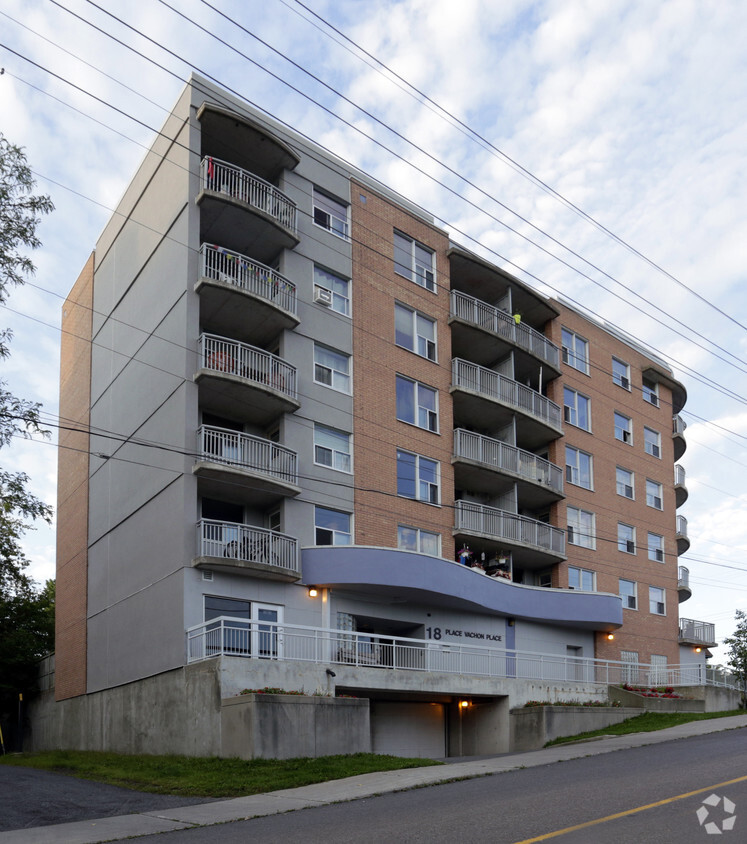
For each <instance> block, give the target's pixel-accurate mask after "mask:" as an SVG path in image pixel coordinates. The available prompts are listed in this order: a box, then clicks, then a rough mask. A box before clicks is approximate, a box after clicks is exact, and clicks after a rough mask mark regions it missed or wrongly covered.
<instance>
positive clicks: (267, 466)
mask: <svg viewBox="0 0 747 844" xmlns="http://www.w3.org/2000/svg"><path fill="white" fill-rule="evenodd" d="M197 436H198V453H199V455H200V456H199V458H198V460H205V459H207V460H210V461H212V462H214V463H225V464H226V465H228V466H236V467H239V468H244V469H251V470H252V471H254V472H258V473H260V474H262V475H268V476H270V477H274V478H278V479H279V480H282V481H285V482H287V483H290V484H296V483H298V471H297V468H296V464H297V456H296V452H295V451H292V450H291V449H289V448H286V447H285V446H283V445H279V444H278V443H274V442H272V440H266V439H264V438H262V437H256V436H254V435H253V434H244V433H242V432H241V431H231V430H229V429H227V428H218V427H216V426H214V425H202V426H200V428H199V429H198V431H197Z"/></svg>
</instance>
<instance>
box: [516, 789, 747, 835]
mask: <svg viewBox="0 0 747 844" xmlns="http://www.w3.org/2000/svg"><path fill="white" fill-rule="evenodd" d="M744 780H747V776H744V777H737V778H736V779H735V780H727V781H726V782H719V783H716V785H709V786H706V788H699V789H698V790H697V791H688V792H687V793H686V794H677V795H676V796H675V797H667V798H666V800H658V801H657V802H656V803H647V804H646V805H645V806H637V807H636V808H635V809H628V810H627V811H625V812H617V813H616V814H614V815H607V816H606V817H604V818H596V820H593V821H586V823H579V824H576V826H567V827H566V828H565V829H556V830H555V832H547V833H545V834H544V835H538V836H537V837H536V838H525V839H524V840H522V841H515V842H514V844H534V842H536V841H548V840H549V839H550V838H557V837H558V836H559V835H565V834H566V833H568V832H575V831H576V830H577V829H586V827H589V826H596V825H597V824H600V823H607V821H614V820H616V819H617V818H624V817H626V816H627V815H636V814H638V812H645V811H646V810H647V809H655V808H656V807H657V806H666V804H667V803H674V802H675V801H676V800H684V799H685V798H686V797H692V796H693V795H694V794H703V792H704V791H715V789H717V788H723V786H725V785H734V783H735V782H743V781H744Z"/></svg>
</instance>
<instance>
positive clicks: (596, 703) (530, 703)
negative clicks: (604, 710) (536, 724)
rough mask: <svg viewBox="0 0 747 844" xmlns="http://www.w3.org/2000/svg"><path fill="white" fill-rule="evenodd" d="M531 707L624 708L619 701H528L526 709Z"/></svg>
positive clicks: (525, 705)
mask: <svg viewBox="0 0 747 844" xmlns="http://www.w3.org/2000/svg"><path fill="white" fill-rule="evenodd" d="M530 706H622V704H621V703H620V701H619V700H614V701H612V702H610V701H608V700H584V701H580V700H557V701H552V700H528V701H527V702H526V703H525V704H524V707H525V708H526V707H530Z"/></svg>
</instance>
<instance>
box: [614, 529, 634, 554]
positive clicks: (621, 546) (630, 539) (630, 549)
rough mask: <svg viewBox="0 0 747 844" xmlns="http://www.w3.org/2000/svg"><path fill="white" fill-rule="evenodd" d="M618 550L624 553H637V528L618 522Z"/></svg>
mask: <svg viewBox="0 0 747 844" xmlns="http://www.w3.org/2000/svg"><path fill="white" fill-rule="evenodd" d="M617 550H618V551H622V552H623V554H635V528H634V527H631V526H630V525H624V524H623V523H622V522H618V523H617Z"/></svg>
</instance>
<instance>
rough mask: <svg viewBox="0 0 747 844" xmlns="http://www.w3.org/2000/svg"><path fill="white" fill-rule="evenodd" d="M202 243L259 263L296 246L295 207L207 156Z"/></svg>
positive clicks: (202, 179) (202, 173) (270, 189)
mask: <svg viewBox="0 0 747 844" xmlns="http://www.w3.org/2000/svg"><path fill="white" fill-rule="evenodd" d="M196 202H197V204H198V205H199V206H200V211H201V213H200V237H201V239H202V240H203V241H208V242H210V243H222V244H225V245H226V246H227V247H229V248H231V249H235V250H237V251H239V252H242V253H244V254H246V255H252V256H253V257H255V258H256V259H257V260H259V261H264V262H268V261H272V260H273V259H274V258H275V256H276V255H277V254H278V253H279V252H280V250H281V249H293V248H294V247H295V246H297V245H298V244H299V242H300V240H299V238H298V235H297V226H296V204H295V202H293V200H291V199H289V198H288V197H287V196H286V195H285V194H284V193H283V192H282V191H281V190H279V189H278V188H276V187H275V185H273V184H270V182H266V181H265V180H264V179H261V178H260V177H259V176H257V175H255V174H254V173H250V172H249V171H248V170H244V169H242V168H241V167H237V166H235V165H234V164H230V163H229V162H227V161H221V160H220V159H218V158H213V157H211V156H205V158H203V159H202V161H201V162H200V193H199V194H198V196H197V199H196Z"/></svg>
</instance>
